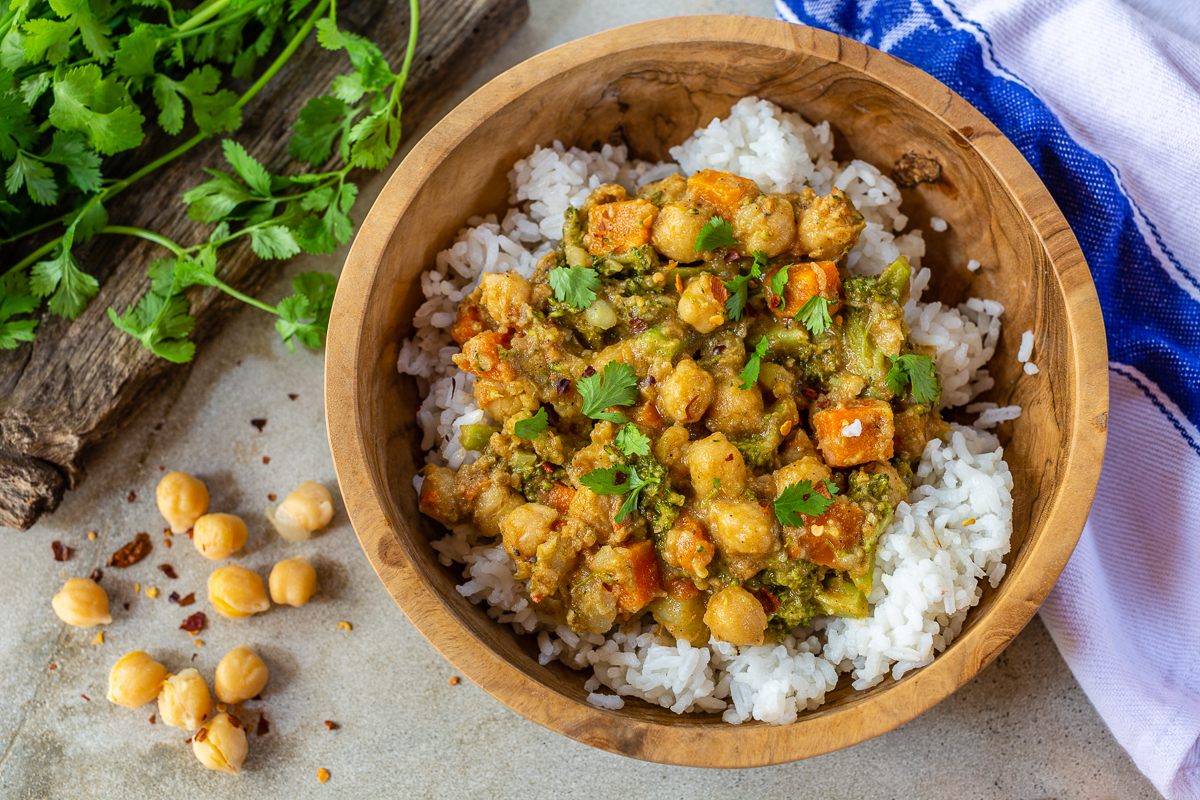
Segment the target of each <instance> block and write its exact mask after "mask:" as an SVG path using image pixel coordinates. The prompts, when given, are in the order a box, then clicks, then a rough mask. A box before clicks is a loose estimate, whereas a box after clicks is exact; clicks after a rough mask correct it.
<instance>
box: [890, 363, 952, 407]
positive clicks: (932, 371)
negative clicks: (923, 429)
mask: <svg viewBox="0 0 1200 800" xmlns="http://www.w3.org/2000/svg"><path fill="white" fill-rule="evenodd" d="M910 384H911V385H912V396H913V399H914V400H916V401H917V402H918V403H935V402H937V399H938V396H939V395H941V393H942V386H941V381H940V380H939V379H938V374H937V366H936V365H935V364H934V363H933V359H932V358H930V357H929V356H918V355H914V354H912V353H909V354H906V355H902V356H900V357H898V358H896V359H895V360H894V361H892V367H891V369H890V370H888V374H887V387H888V388H889V389H891V390H892V393H893V394H896V395H903V394H904V393H905V387H907V386H909V385H910Z"/></svg>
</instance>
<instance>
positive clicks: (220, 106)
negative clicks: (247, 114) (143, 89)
mask: <svg viewBox="0 0 1200 800" xmlns="http://www.w3.org/2000/svg"><path fill="white" fill-rule="evenodd" d="M220 85H221V73H220V72H219V71H218V70H217V68H216V67H214V66H213V65H212V64H205V65H203V66H201V67H197V68H196V69H194V70H192V71H191V72H189V73H188V75H187V77H186V78H184V79H183V80H182V81H175V80H172V79H171V78H168V77H167V76H166V75H162V74H158V75H155V76H154V102H155V103H157V104H158V108H159V110H160V112H161V113H159V115H158V124H159V125H161V126H162V128H163V130H165V131H166V132H167V133H170V134H172V135H174V134H177V133H179V132H180V131H181V130H183V100H182V99H181V96H182V97H185V98H187V100H188V102H189V103H191V106H192V119H193V120H195V122H196V127H198V128H199V129H200V133H202V134H206V135H207V134H210V133H217V132H219V131H235V130H237V129H238V128H239V127H241V125H242V110H241V109H240V108H238V106H237V101H238V96H237V95H236V94H234V93H233V92H231V91H230V90H228V89H218V87H219V86H220ZM226 158H228V153H226Z"/></svg>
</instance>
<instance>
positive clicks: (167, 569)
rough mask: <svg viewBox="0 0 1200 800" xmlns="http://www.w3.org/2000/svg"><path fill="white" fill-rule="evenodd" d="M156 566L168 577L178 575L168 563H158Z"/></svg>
mask: <svg viewBox="0 0 1200 800" xmlns="http://www.w3.org/2000/svg"><path fill="white" fill-rule="evenodd" d="M158 568H159V569H161V570H162V573H163V575H166V576H167V577H168V578H172V579H173V578H178V577H179V576H178V575H176V574H175V568H174V567H172V566H171V565H170V564H159V565H158Z"/></svg>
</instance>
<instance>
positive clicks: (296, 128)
mask: <svg viewBox="0 0 1200 800" xmlns="http://www.w3.org/2000/svg"><path fill="white" fill-rule="evenodd" d="M351 111H353V109H351V108H350V107H349V106H347V105H346V104H345V103H343V102H342V101H341V100H339V99H337V98H336V97H329V96H328V95H325V96H322V97H313V98H311V99H310V100H309V101H308V102H307V103H305V104H304V108H302V109H300V115H299V116H298V117H297V118H296V122H295V123H294V124H293V125H292V131H293V134H292V138H291V140H290V141H288V154H289V155H290V156H291V157H292V158H294V159H296V160H297V161H307V162H308V163H309V164H312V165H313V166H317V165H319V164H324V163H325V162H326V161H328V160H329V156H330V154H331V153H332V152H333V142H334V140H335V139H338V138H339V137H340V139H341V143H342V144H341V155H342V158H346V157H348V156H349V154H350V139H349V135H350V128H351V127H353V125H354V119H355V115H356V114H357V112H355V113H351Z"/></svg>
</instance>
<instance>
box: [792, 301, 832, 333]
mask: <svg viewBox="0 0 1200 800" xmlns="http://www.w3.org/2000/svg"><path fill="white" fill-rule="evenodd" d="M796 319H797V320H799V321H800V322H803V323H804V327H806V328H808V331H809V333H811V334H812V335H813V336H820V335H821V334H822V333H824V332H825V331H827V330H828V329H829V327H830V326H831V325H833V318H832V317H831V316H829V301H828V300H826V299H825V298H824V297H821V295H819V294H815V295H813V296H812V297H810V298H808V300H807V301H806V302H805V303H804V305H802V306H800V310H799V311H798V312H797V313H796Z"/></svg>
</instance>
